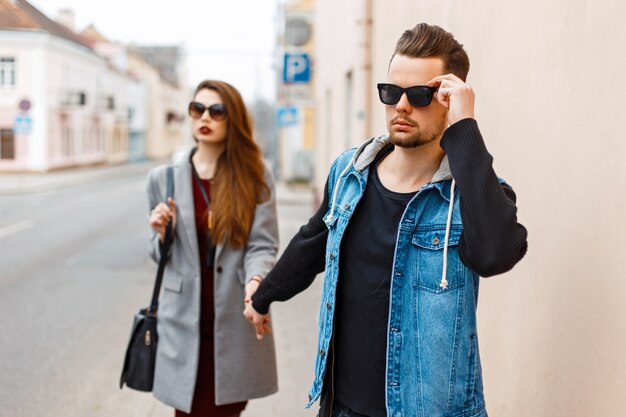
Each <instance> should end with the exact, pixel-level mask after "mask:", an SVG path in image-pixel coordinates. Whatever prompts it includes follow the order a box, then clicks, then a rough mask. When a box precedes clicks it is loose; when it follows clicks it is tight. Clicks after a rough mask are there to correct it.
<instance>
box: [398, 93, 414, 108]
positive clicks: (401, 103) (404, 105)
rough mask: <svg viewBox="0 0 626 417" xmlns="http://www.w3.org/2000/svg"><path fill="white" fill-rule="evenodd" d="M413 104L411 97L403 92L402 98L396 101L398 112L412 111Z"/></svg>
mask: <svg viewBox="0 0 626 417" xmlns="http://www.w3.org/2000/svg"><path fill="white" fill-rule="evenodd" d="M411 110H412V106H411V103H409V98H408V97H407V96H406V93H405V92H403V93H402V95H401V96H400V100H399V101H398V102H397V103H396V111H397V112H398V113H411Z"/></svg>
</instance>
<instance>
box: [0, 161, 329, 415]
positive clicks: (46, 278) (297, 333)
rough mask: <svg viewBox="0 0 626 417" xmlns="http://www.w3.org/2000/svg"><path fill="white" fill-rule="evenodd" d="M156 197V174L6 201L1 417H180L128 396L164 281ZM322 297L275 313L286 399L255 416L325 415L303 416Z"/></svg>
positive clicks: (294, 213) (270, 401)
mask: <svg viewBox="0 0 626 417" xmlns="http://www.w3.org/2000/svg"><path fill="white" fill-rule="evenodd" d="M144 190H145V174H143V173H142V174H138V173H133V175H131V176H127V177H125V178H114V179H109V180H99V181H96V182H92V183H89V184H82V185H78V186H73V187H71V188H65V189H58V190H53V191H48V192H44V193H34V194H22V195H4V196H1V197H0V416H12V417H36V416H55V417H56V416H64V417H73V416H77V417H78V416H80V417H84V416H107V417H110V416H120V417H124V416H129V417H147V416H161V415H173V413H172V412H171V409H167V408H166V407H164V406H162V405H160V404H158V403H157V402H156V401H155V400H154V399H153V398H152V397H151V395H150V394H142V393H138V392H135V391H132V390H129V389H124V390H121V391H120V390H119V388H118V378H119V373H120V369H121V365H122V360H123V354H124V350H125V345H126V343H127V338H128V332H129V330H130V324H131V319H132V315H133V314H134V312H135V310H136V309H137V308H138V307H140V306H143V305H145V304H146V303H148V301H149V297H150V292H151V288H152V284H153V279H154V273H155V270H156V268H155V265H154V264H153V263H152V261H151V260H150V259H149V257H148V256H147V247H148V245H147V241H148V236H149V226H148V224H147V201H146V197H145V191H144ZM303 196H304V197H306V196H307V195H306V193H305V194H302V193H300V194H292V195H289V196H286V195H283V198H282V200H281V194H280V193H279V217H280V229H281V240H282V245H281V246H282V247H284V246H285V245H286V243H287V242H288V240H289V238H290V237H291V235H293V234H294V233H295V232H296V231H297V229H298V227H299V226H300V225H301V224H302V223H303V222H304V221H306V219H307V218H308V216H309V215H310V214H311V210H312V206H311V203H310V201H308V200H307V199H306V198H304V199H303V198H302V197H303ZM281 201H282V203H281ZM317 281H319V280H317ZM319 288H320V283H319V282H317V283H315V284H314V285H313V287H312V288H311V289H309V290H308V291H307V292H305V293H303V294H301V295H298V296H297V297H296V298H295V299H294V300H297V301H291V302H289V303H279V304H277V305H276V306H275V307H273V311H274V313H273V314H274V329H275V336H276V339H277V350H278V363H279V381H280V382H279V384H280V386H281V391H280V392H279V394H276V395H275V396H272V397H269V398H267V399H263V400H257V401H252V402H251V403H250V404H249V406H248V409H247V410H246V411H245V412H244V416H247V417H254V416H269V415H272V416H281V415H284V416H314V415H315V412H314V411H313V410H308V411H304V410H303V409H302V406H303V404H304V403H305V401H306V394H307V392H308V388H309V386H308V384H309V382H310V378H311V377H312V371H313V361H314V358H315V356H314V354H315V353H314V352H315V336H316V334H315V333H316V318H317V303H318V301H319V292H320V291H319Z"/></svg>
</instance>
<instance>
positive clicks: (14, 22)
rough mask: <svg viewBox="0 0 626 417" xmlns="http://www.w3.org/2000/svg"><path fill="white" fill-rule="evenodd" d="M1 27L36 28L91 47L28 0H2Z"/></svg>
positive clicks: (0, 4) (0, 8) (0, 7)
mask: <svg viewBox="0 0 626 417" xmlns="http://www.w3.org/2000/svg"><path fill="white" fill-rule="evenodd" d="M0 29H16V30H20V29H31V30H32V29H35V30H42V31H44V32H48V33H50V34H51V35H54V36H57V37H59V38H63V39H66V40H68V41H70V42H74V43H76V44H78V45H81V46H84V47H86V48H89V49H91V47H90V45H89V43H88V42H87V41H86V40H84V39H83V38H81V37H80V35H78V34H77V33H74V32H73V31H71V30H70V29H68V28H67V27H65V26H63V25H62V24H60V23H57V22H55V21H54V20H52V19H50V18H49V17H48V16H46V15H45V14H43V13H42V12H40V11H39V10H38V9H37V8H36V7H35V6H33V5H31V4H30V3H29V2H28V1H26V0H0Z"/></svg>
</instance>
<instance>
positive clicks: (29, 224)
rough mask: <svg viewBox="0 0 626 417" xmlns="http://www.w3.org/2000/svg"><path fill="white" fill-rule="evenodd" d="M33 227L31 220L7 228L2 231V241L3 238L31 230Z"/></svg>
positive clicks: (0, 237) (0, 230)
mask: <svg viewBox="0 0 626 417" xmlns="http://www.w3.org/2000/svg"><path fill="white" fill-rule="evenodd" d="M31 227H33V222H32V221H31V220H24V221H22V222H19V223H16V224H14V225H11V226H7V227H5V228H3V229H0V239H2V238H3V237H7V236H11V235H12V234H14V233H18V232H21V231H22V230H26V229H30V228H31Z"/></svg>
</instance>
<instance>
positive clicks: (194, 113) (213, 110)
mask: <svg viewBox="0 0 626 417" xmlns="http://www.w3.org/2000/svg"><path fill="white" fill-rule="evenodd" d="M207 110H208V111H209V116H211V119H213V120H216V121H220V120H224V119H225V118H226V107H225V106H224V105H223V104H221V103H219V104H212V105H210V106H209V107H206V106H205V105H204V104H202V103H198V102H197V101H192V102H191V103H189V116H191V117H192V118H194V119H199V118H201V117H202V115H203V114H204V112H205V111H207Z"/></svg>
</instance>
